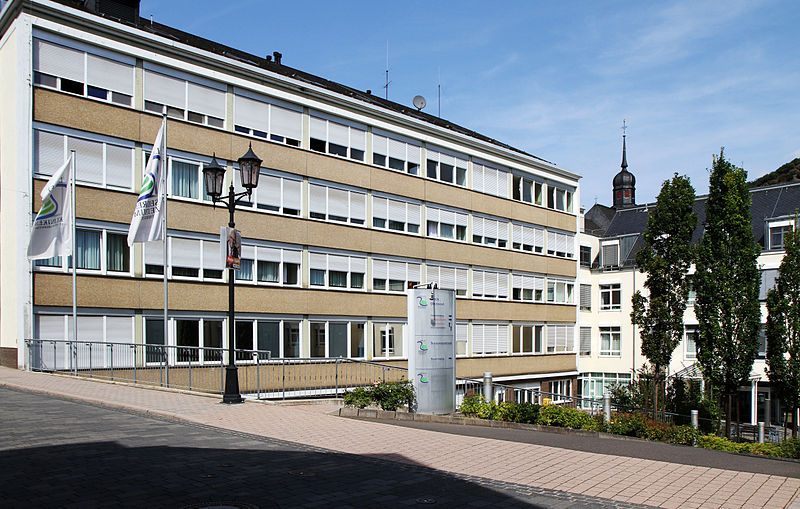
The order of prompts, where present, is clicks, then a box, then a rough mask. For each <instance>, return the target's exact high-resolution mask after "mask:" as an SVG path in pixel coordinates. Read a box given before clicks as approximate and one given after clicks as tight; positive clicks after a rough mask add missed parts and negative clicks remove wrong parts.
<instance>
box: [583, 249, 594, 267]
mask: <svg viewBox="0 0 800 509" xmlns="http://www.w3.org/2000/svg"><path fill="white" fill-rule="evenodd" d="M580 253H581V267H591V266H592V248H591V247H589V246H581V247H580Z"/></svg>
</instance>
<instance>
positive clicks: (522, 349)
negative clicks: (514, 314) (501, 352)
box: [511, 325, 544, 354]
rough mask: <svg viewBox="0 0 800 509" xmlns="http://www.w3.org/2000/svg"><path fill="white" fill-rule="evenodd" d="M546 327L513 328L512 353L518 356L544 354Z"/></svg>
mask: <svg viewBox="0 0 800 509" xmlns="http://www.w3.org/2000/svg"><path fill="white" fill-rule="evenodd" d="M543 347H544V325H514V326H512V336H511V351H512V353H516V354H540V353H544V348H543Z"/></svg>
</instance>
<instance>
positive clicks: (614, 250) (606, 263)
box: [600, 241, 619, 269]
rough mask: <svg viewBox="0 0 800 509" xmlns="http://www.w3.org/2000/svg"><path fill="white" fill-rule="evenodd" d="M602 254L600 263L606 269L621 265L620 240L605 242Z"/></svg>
mask: <svg viewBox="0 0 800 509" xmlns="http://www.w3.org/2000/svg"><path fill="white" fill-rule="evenodd" d="M600 256H601V259H600V264H601V265H602V266H603V268H604V269H611V268H616V267H619V242H618V241H614V242H603V244H602V246H601V250H600Z"/></svg>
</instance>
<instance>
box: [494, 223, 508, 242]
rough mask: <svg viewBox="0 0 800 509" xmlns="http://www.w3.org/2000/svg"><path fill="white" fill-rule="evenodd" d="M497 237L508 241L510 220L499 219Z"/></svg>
mask: <svg viewBox="0 0 800 509" xmlns="http://www.w3.org/2000/svg"><path fill="white" fill-rule="evenodd" d="M497 238H498V239H500V240H504V241H506V242H508V221H497Z"/></svg>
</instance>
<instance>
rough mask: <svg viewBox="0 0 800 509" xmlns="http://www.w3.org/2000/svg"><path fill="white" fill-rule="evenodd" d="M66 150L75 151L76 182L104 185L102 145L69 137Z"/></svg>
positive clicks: (97, 142)
mask: <svg viewBox="0 0 800 509" xmlns="http://www.w3.org/2000/svg"><path fill="white" fill-rule="evenodd" d="M67 150H74V151H75V157H76V161H75V162H76V165H75V180H76V181H77V182H92V183H94V184H103V183H104V182H103V144H102V143H100V142H99V141H90V140H83V139H80V138H73V137H69V138H68V139H67Z"/></svg>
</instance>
